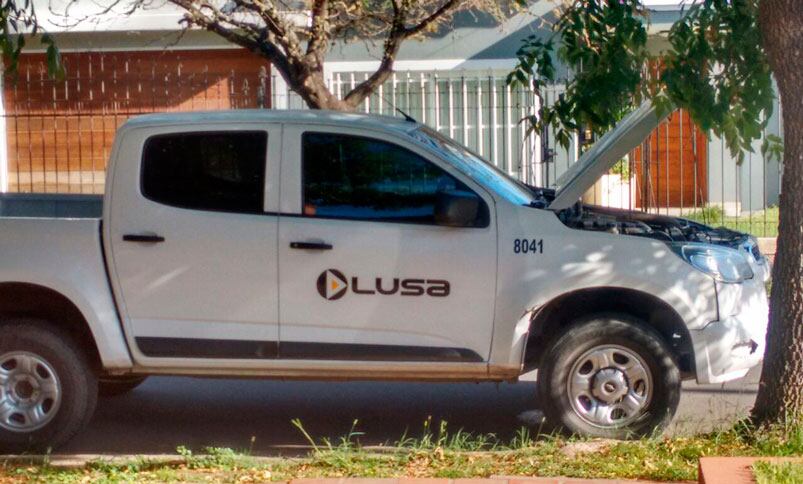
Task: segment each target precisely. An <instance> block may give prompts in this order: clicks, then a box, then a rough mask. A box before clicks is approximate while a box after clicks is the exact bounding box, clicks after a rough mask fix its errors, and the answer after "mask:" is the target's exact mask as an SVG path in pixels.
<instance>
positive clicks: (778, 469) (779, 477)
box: [753, 462, 803, 484]
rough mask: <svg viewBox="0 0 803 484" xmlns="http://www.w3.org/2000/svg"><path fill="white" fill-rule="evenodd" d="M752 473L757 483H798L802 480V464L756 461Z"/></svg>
mask: <svg viewBox="0 0 803 484" xmlns="http://www.w3.org/2000/svg"><path fill="white" fill-rule="evenodd" d="M753 473H754V474H755V477H756V483H757V484H799V483H801V482H803V464H798V463H792V462H785V463H779V464H774V463H771V462H756V464H755V465H754V466H753Z"/></svg>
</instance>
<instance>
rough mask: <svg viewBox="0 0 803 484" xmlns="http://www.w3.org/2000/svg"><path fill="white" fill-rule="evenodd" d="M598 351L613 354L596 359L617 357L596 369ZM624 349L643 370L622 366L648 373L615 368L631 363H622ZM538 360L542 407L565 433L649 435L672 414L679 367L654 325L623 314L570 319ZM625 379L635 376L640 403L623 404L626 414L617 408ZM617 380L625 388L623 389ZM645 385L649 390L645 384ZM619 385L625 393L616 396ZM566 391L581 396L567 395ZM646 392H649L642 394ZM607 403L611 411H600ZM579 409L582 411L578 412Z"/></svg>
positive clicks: (677, 395)
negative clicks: (596, 411) (585, 390)
mask: <svg viewBox="0 0 803 484" xmlns="http://www.w3.org/2000/svg"><path fill="white" fill-rule="evenodd" d="M599 353H605V354H606V355H608V356H613V358H607V359H602V360H601V361H610V360H611V359H613V360H618V361H617V362H616V363H612V364H610V365H609V369H607V370H606V372H603V373H601V372H600V371H599V369H597V368H595V367H596V366H597V365H596V364H595V363H594V362H595V361H599V360H600V359H599V358H595V356H596V355H598V354H599ZM628 354H629V355H631V356H636V357H637V358H634V359H633V360H634V361H635V362H636V363H637V364H639V365H640V366H639V368H640V369H643V370H646V371H642V372H634V371H633V370H626V371H627V372H630V373H633V374H639V375H646V374H647V373H648V374H649V377H646V376H645V377H638V376H627V373H626V371H625V370H621V369H620V366H621V367H622V368H624V367H626V366H628V365H630V364H631V363H628V361H629V360H630V358H626V356H627V355H628ZM623 355H624V356H623ZM581 359H582V361H581ZM639 359H640V360H641V361H638V360H639ZM541 361H542V362H543V363H542V365H541V368H539V371H538V393H539V397H540V400H541V406H542V411H543V412H544V415H545V417H546V420H547V423H549V424H550V425H551V426H553V427H555V428H556V429H559V430H562V431H564V432H567V433H569V434H578V435H585V436H591V437H602V438H610V439H629V438H639V437H644V436H651V435H655V434H657V433H659V432H661V431H662V430H663V429H664V428H666V426H667V425H668V424H669V422H670V421H671V420H672V417H674V415H675V411H676V410H677V407H678V403H679V401H680V383H681V377H680V371H679V369H678V367H677V364H676V363H675V360H674V358H673V357H672V354H671V353H670V351H669V349H668V348H667V347H666V345H665V344H664V343H663V341H662V340H661V337H660V336H659V335H658V334H657V333H656V332H655V331H654V330H652V329H651V328H649V327H648V326H646V325H644V324H642V323H641V322H640V321H638V320H635V319H633V318H630V317H629V316H625V315H620V314H601V315H596V316H593V317H589V318H585V319H582V320H579V321H577V322H575V323H573V324H571V325H570V326H569V327H567V328H566V329H565V330H564V332H563V334H562V335H561V336H559V337H557V338H556V339H555V340H553V342H552V343H551V344H550V345H549V347H548V348H546V351H545V353H544V357H543V359H542V360H541ZM600 366H602V365H600ZM617 371H618V372H619V373H617ZM573 372H574V373H573ZM572 375H575V380H574V381H578V377H579V381H580V382H582V383H580V384H576V385H574V386H572V385H571V382H570V380H569V378H570V377H571V376H572ZM586 375H588V376H586ZM606 378H614V379H616V380H615V382H614V383H615V384H614V385H608V384H606V383H604V382H605V381H606ZM648 378H649V379H648ZM586 379H587V380H586ZM631 379H633V380H635V379H639V381H637V382H634V385H633V387H634V389H635V390H634V391H636V392H637V393H638V396H640V397H641V398H643V401H644V403H642V404H641V405H643V406H642V407H636V408H637V410H632V411H630V410H631V408H628V410H627V411H630V414H629V415H628V414H627V413H626V411H625V410H622V408H623V407H624V405H622V402H623V401H624V400H625V399H627V398H628V396H629V395H630V393H629V392H630V391H631V390H630V387H631V385H630V380H631ZM585 381H588V382H589V385H588V396H585V395H582V393H583V391H582V390H581V391H577V390H573V389H574V388H582V387H584V385H585V384H584V382H585ZM609 381H613V380H609ZM620 382H624V383H625V384H626V386H627V388H628V389H627V390H625V389H623V387H621V385H619V383H620ZM650 383H651V384H650ZM606 385H607V386H606ZM649 387H651V391H650V390H646V388H649ZM639 389H640V391H639ZM609 391H610V392H611V393H608V392H609ZM624 391H626V392H628V393H625V396H624V397H619V395H622V393H621V392H624ZM572 392H574V393H575V394H577V395H581V396H580V397H576V396H575V398H574V399H573V398H572ZM646 395H650V397H646V398H645V396H646ZM617 398H618V399H617ZM635 401H637V400H636V399H631V400H629V402H635ZM573 402H574V403H573ZM595 403H599V404H601V405H599V407H602V409H603V411H601V412H600V414H599V415H601V416H602V417H598V416H597V415H595V414H594V409H595V408H596V406H595V405H594V404H595ZM576 408H578V409H580V410H577V409H576ZM611 408H612V409H613V410H612V411H610V412H606V411H605V409H611ZM583 411H585V412H586V414H585V415H581V412H583ZM617 412H618V413H617ZM595 419H596V420H597V421H596V422H594V421H593V420H595ZM617 420H619V422H621V423H618V422H617ZM601 421H603V422H604V423H600V422H601Z"/></svg>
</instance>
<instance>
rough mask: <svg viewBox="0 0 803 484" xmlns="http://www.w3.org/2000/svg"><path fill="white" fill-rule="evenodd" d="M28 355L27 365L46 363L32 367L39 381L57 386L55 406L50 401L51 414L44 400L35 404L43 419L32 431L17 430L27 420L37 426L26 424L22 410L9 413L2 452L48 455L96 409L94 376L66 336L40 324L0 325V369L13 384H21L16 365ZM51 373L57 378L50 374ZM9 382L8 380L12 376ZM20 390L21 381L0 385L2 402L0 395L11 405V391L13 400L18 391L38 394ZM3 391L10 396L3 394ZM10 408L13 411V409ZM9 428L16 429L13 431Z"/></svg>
mask: <svg viewBox="0 0 803 484" xmlns="http://www.w3.org/2000/svg"><path fill="white" fill-rule="evenodd" d="M26 356H28V357H29V358H30V359H29V360H28V362H34V363H36V362H44V363H45V364H46V365H48V366H49V368H46V367H44V366H41V365H39V364H35V365H33V367H34V368H35V370H34V372H35V373H36V374H38V375H39V376H40V377H41V381H51V382H52V381H55V382H57V387H58V388H59V393H58V394H59V398H57V399H56V401H58V403H51V404H50V406H49V410H48V409H47V408H48V405H47V402H46V401H43V402H42V403H41V404H39V405H40V406H39V408H40V409H42V412H41V413H42V414H43V415H45V417H43V418H42V420H41V426H39V427H37V428H33V427H31V430H27V429H26V428H20V427H19V425H20V424H23V425H24V424H26V422H35V420H27V419H28V417H25V416H24V415H23V414H22V413H20V412H17V413H16V414H14V413H11V415H10V416H8V417H7V418H6V419H5V420H0V454H8V453H16V454H18V453H25V452H49V451H51V450H52V449H55V448H57V447H59V446H60V445H62V444H64V443H65V442H67V441H68V440H70V439H71V438H72V437H73V436H74V435H75V434H76V433H77V432H78V431H79V430H81V429H82V428H83V427H85V426H86V424H87V423H88V422H89V420H90V419H91V418H92V414H93V413H94V411H95V404H96V402H97V396H98V382H97V377H96V375H95V372H94V371H93V369H92V366H91V365H90V363H89V360H88V358H87V356H86V354H85V353H84V352H83V351H81V347H80V345H79V344H78V343H77V342H76V341H74V340H73V339H72V338H71V337H70V336H69V335H68V334H67V333H65V332H63V331H61V330H59V329H58V328H56V327H54V326H51V325H49V324H47V323H46V322H43V321H38V320H14V321H8V322H6V323H3V324H0V365H4V366H2V368H0V370H4V371H5V372H6V375H7V376H8V375H12V374H13V375H14V381H17V382H19V381H20V380H19V378H21V376H20V375H22V373H21V372H20V371H18V370H17V365H18V362H20V361H23V359H24V357H26ZM21 358H22V359H21ZM51 370H52V373H53V374H54V375H55V376H53V375H51V374H50V371H51ZM42 375H44V376H42ZM8 381H12V380H11V378H9V379H8ZM20 388H23V387H21V386H20V384H19V383H16V384H15V385H13V386H12V385H11V384H9V385H7V386H6V387H5V388H4V387H2V386H0V401H2V400H3V399H2V397H8V398H9V400H8V402H12V400H11V396H12V393H11V392H12V391H13V392H16V393H15V396H16V397H19V395H22V394H23V393H19V392H24V393H25V394H28V395H33V397H35V396H36V395H37V393H36V391H34V392H33V393H31V392H30V387H25V388H26V389H24V390H20ZM5 392H8V395H4V393H5ZM33 397H32V398H33ZM51 402H52V401H51ZM9 405H11V403H9ZM8 408H12V410H13V407H7V409H8ZM18 408H22V407H18ZM50 412H53V413H52V414H51V413H50ZM12 426H17V427H16V428H14V429H12V428H11V427H12Z"/></svg>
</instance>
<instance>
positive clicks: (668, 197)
mask: <svg viewBox="0 0 803 484" xmlns="http://www.w3.org/2000/svg"><path fill="white" fill-rule="evenodd" d="M368 75H369V73H366V72H334V73H332V74H331V76H330V78H329V79H328V82H329V86H330V88H331V89H332V90H333V91H334V92H335V93H336V94H338V95H339V96H343V95H345V94H346V93H347V92H348V91H349V90H350V89H351V88H353V87H354V86H355V85H356V84H357V83H359V82H360V81H362V80H363V79H365V78H366V77H367V76H368ZM506 77H507V71H504V70H496V71H494V70H484V71H468V70H457V71H455V70H452V71H437V72H433V71H405V72H396V73H394V74H393V75H392V77H391V79H390V80H388V81H387V82H386V83H385V84H383V85H382V86H381V88H380V89H379V90H378V91H377V92H376V93H375V94H374V95H372V96H371V97H370V98H369V99H367V100H366V101H365V102H364V103H363V105H362V107H361V110H362V111H364V112H366V113H374V114H390V115H398V113H397V112H396V111H395V108H399V109H401V110H403V111H405V112H406V113H408V114H410V115H411V116H412V117H414V118H415V119H417V120H419V121H421V122H423V123H426V124H428V125H430V126H432V127H433V128H435V129H437V130H438V131H440V132H441V133H443V134H445V135H448V136H450V137H452V138H454V139H456V140H458V141H460V142H461V143H463V144H465V145H466V146H468V147H469V148H471V149H473V150H474V151H476V152H478V153H479V154H481V155H482V156H483V157H485V158H486V159H488V160H490V161H491V162H492V163H493V164H495V165H496V166H497V167H499V168H500V169H502V170H504V171H506V172H507V173H509V174H510V175H512V176H515V177H517V178H519V179H521V180H522V181H524V182H525V183H529V184H531V185H535V186H543V187H551V186H554V185H555V183H556V181H557V179H558V178H559V177H560V176H561V175H562V174H563V173H564V172H565V171H566V170H567V169H568V168H569V167H570V166H571V165H572V164H573V163H575V162H576V160H577V158H578V156H579V154H580V153H581V152H582V151H583V149H584V147H586V146H588V145H590V144H591V143H593V141H594V140H593V139H590V137H587V136H584V134H583V133H578V134H577V135H576V136H574V138H573V139H572V141H571V144H570V146H569V147H568V148H564V147H561V146H558V145H557V144H556V142H555V138H554V133H552V132H551V131H550V130H547V131H545V132H543V133H535V134H533V135H532V136H525V133H526V128H525V125H524V124H523V123H520V120H521V119H522V118H524V117H525V116H526V115H528V114H532V113H534V112H536V111H537V98H536V97H535V96H533V94H532V93H531V92H529V91H526V90H521V89H511V88H510V87H509V86H507V84H506V82H505V79H506ZM282 84H283V82H282V81H281V80H280V79H279V78H277V77H276V76H274V77H272V86H273V88H272V90H271V92H273V99H272V105H273V106H282V107H287V108H293V109H303V108H304V103H303V101H302V100H301V99H300V97H298V96H297V95H296V94H293V93H292V92H289V91H287V90H286V89H284V88H283V86H282ZM563 92H564V87H563V86H561V85H554V86H550V87H548V88H547V89H546V90H545V91H544V92H543V99H542V101H543V102H544V103H547V104H551V103H554V102H555V100H557V99H558V97H559V96H561V95H562V94H563ZM777 111H778V110H777V109H776V114H775V115H774V116H773V119H771V120H770V123H769V128H768V131H769V132H771V133H772V134H777V135H781V134H782V127H781V121H780V117H779V116H778V114H777ZM759 146H760V142H757V143H756V145H755V146H754V149H753V151H752V152H749V153H747V154H746V156H745V161H744V162H743V163H742V164H738V163H737V162H736V159H735V158H734V157H733V156H731V153H730V152H729V151H728V150H727V148H726V147H725V145H724V142H723V141H722V140H720V139H717V138H715V137H712V136H710V135H709V134H708V133H705V132H702V131H701V130H700V129H699V128H698V127H697V126H696V125H695V124H694V123H693V121H692V120H691V118H690V116H689V114H688V113H687V112H685V111H683V110H679V111H677V112H675V113H673V114H672V115H671V116H670V117H669V118H668V119H667V120H665V121H664V122H663V123H662V124H661V126H659V128H657V129H656V130H655V131H654V132H653V133H652V134H651V136H650V137H648V138H647V139H646V140H645V141H644V142H643V143H642V144H641V146H639V147H638V148H637V149H635V150H633V152H631V153H630V154H629V155H628V156H627V157H626V158H625V159H623V160H622V161H621V162H620V163H619V164H617V166H616V167H614V169H613V170H611V172H610V173H609V174H608V175H605V176H603V177H602V179H601V180H600V181H599V182H598V183H597V184H596V185H595V186H594V187H593V189H591V190H589V192H588V193H587V194H586V196H585V197H584V198H585V201H586V202H588V203H594V204H599V205H604V206H611V207H619V208H626V209H631V210H642V211H649V212H653V213H661V214H667V215H678V216H684V217H688V218H691V219H695V220H699V221H701V222H704V223H708V224H712V225H723V226H727V227H730V228H734V229H738V230H742V231H747V232H750V233H753V234H755V235H757V236H770V237H772V236H775V235H776V234H777V226H778V218H777V217H778V210H777V204H778V197H779V194H780V176H781V165H780V164H779V162H778V161H777V160H764V159H763V157H762V156H761V155H760V150H759Z"/></svg>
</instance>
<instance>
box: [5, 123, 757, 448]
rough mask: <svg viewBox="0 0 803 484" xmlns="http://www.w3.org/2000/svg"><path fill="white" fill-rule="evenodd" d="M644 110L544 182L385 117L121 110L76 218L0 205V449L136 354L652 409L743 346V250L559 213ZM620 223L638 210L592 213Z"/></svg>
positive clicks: (68, 419)
mask: <svg viewBox="0 0 803 484" xmlns="http://www.w3.org/2000/svg"><path fill="white" fill-rule="evenodd" d="M654 118H655V114H654V111H653V110H650V109H646V110H645V109H642V110H639V111H637V112H636V113H634V115H633V116H631V117H630V118H628V119H627V120H626V122H625V123H624V125H625V127H626V128H627V129H624V130H623V131H620V132H614V133H610V136H608V137H607V138H603V140H601V145H600V146H602V148H600V149H597V150H596V151H594V150H592V152H590V154H587V155H589V156H587V157H586V158H584V159H583V160H581V162H582V163H581V164H580V166H579V168H578V169H577V170H576V173H574V174H573V176H570V177H569V179H568V180H566V181H565V183H564V184H563V186H561V187H559V188H558V190H557V191H554V190H553V191H549V190H545V189H539V188H535V187H528V186H526V185H524V184H522V183H520V182H518V181H516V180H515V179H513V178H511V177H509V176H508V175H507V174H504V173H502V172H499V171H498V170H497V169H496V168H494V167H493V166H491V165H490V164H488V163H487V162H485V161H484V160H482V159H481V158H480V157H479V156H477V155H476V154H474V153H472V152H471V151H470V150H468V149H467V148H465V147H463V146H461V145H459V144H458V143H456V142H455V141H453V140H450V139H448V138H447V137H445V136H443V135H442V134H440V133H438V132H436V131H434V130H432V129H431V128H428V127H426V126H423V125H421V124H418V123H415V122H411V121H409V120H404V119H398V118H390V117H378V116H368V115H359V114H351V113H333V112H314V111H265V110H259V111H232V112H210V113H170V114H159V115H149V116H143V117H138V118H134V119H132V120H130V121H128V122H127V123H126V124H125V125H123V126H122V127H121V128H120V130H119V131H118V134H117V137H116V141H115V145H114V149H113V151H112V154H111V159H110V160H109V166H108V179H107V185H106V186H107V190H106V194H105V196H104V198H103V201H102V217H101V218H94V217H82V216H76V217H71V216H69V213H68V214H67V216H62V217H57V216H54V215H52V213H50V212H49V213H48V215H47V216H44V217H43V216H34V215H26V214H25V213H24V210H23V211H22V213H19V212H17V213H15V214H14V216H6V217H3V218H0V234H2V235H0V253H3V254H4V256H3V258H2V259H0V450H2V449H10V450H14V451H19V450H28V449H31V448H41V447H43V446H54V445H58V444H59V443H61V442H64V441H65V440H67V439H69V438H70V437H71V436H72V435H73V434H74V433H75V432H77V431H78V430H79V429H80V428H81V427H82V426H83V424H84V422H85V421H86V419H87V418H88V417H87V415H91V412H92V410H93V408H94V406H95V404H96V400H97V395H98V391H99V390H98V388H99V386H100V391H101V392H103V391H107V392H108V391H119V390H121V389H122V390H125V389H128V388H132V387H133V386H134V385H136V384H137V383H138V382H140V381H141V380H142V379H143V378H144V377H146V376H149V375H188V376H206V377H209V376H216V377H255V378H299V379H338V380H342V379H367V380H409V381H477V382H481V381H497V382H498V381H516V380H517V379H518V378H519V376H520V375H522V374H524V373H526V372H529V371H532V370H535V369H537V370H538V385H539V396H540V401H539V402H536V400H535V396H534V398H533V405H534V407H535V406H539V407H540V408H541V409H542V410H544V412H545V414H546V416H547V419H548V421H550V422H551V423H552V424H554V425H555V426H556V427H559V428H563V429H566V430H568V431H569V432H573V433H583V434H587V435H595V436H604V437H614V438H626V437H630V436H639V435H647V434H650V433H652V432H654V431H655V429H661V428H663V427H664V426H665V425H666V424H667V423H668V422H669V421H670V420H671V418H672V416H673V414H674V412H675V409H676V408H677V405H678V401H679V395H680V382H681V380H682V379H696V380H697V381H698V382H701V383H712V382H722V381H727V380H731V379H734V378H738V377H740V376H743V375H744V374H745V373H746V372H747V371H748V370H749V369H750V368H751V367H753V366H755V365H757V364H758V363H759V362H760V361H761V356H762V354H763V347H764V333H765V330H766V324H767V317H768V309H767V299H766V293H765V289H764V280H765V278H766V275H767V274H768V271H767V269H766V268H767V263H766V260H765V259H764V258H763V256H761V254H759V253H758V252H757V249H755V247H754V246H753V245H751V244H750V242H751V239H750V237H749V236H746V235H744V234H736V233H734V234H735V235H733V237H732V242H727V243H726V242H722V240H724V239H722V238H721V237H720V238H719V239H716V240H715V236H714V234H716V233H719V234H720V235H721V232H716V231H715V229H711V228H706V227H703V226H700V227H694V226H691V225H689V222H684V221H682V220H680V219H675V220H647V219H645V218H644V215H643V214H642V215H638V214H629V215H628V214H627V213H620V214H613V215H610V214H608V215H605V217H608V218H609V219H612V220H613V221H612V222H610V223H607V225H605V227H607V228H608V229H610V230H607V229H606V230H600V229H599V226H598V224H596V223H592V224H588V223H586V222H585V220H587V219H589V218H592V217H596V218H600V217H603V215H601V213H602V212H601V211H600V210H601V209H594V208H593V207H583V206H581V205H579V204H578V202H577V200H578V198H579V195H578V193H579V194H582V191H584V190H583V184H585V183H588V180H590V179H592V178H595V176H598V175H596V173H597V172H598V171H600V170H602V171H605V170H607V168H605V166H604V165H605V164H606V163H608V162H609V161H610V159H613V158H616V159H618V157H621V154H617V153H619V152H621V151H622V150H625V151H624V152H626V151H627V150H628V149H629V148H628V146H629V145H630V143H632V141H633V140H634V139H636V138H637V137H638V136H639V132H640V131H639V130H645V129H646V127H647V126H648V125H649V124H650V123H651V122H654ZM647 132H648V131H647ZM614 161H615V160H614ZM592 182H593V180H592ZM6 202H7V203H11V202H13V200H6ZM72 202H73V203H74V202H75V201H74V200H72ZM50 203H55V204H56V205H58V201H56V202H53V201H51V202H50ZM63 203H64V204H69V203H71V200H70V199H69V198H65V199H64V200H63ZM81 203H83V204H86V203H92V202H91V201H87V200H81ZM96 203H98V204H100V203H101V202H100V200H97V201H96ZM0 208H2V205H0ZM65 210H66V209H65ZM56 212H58V210H56ZM66 212H69V210H66ZM639 217H641V218H639ZM606 220H607V219H606ZM626 223H631V224H634V223H635V224H641V225H643V226H644V227H646V228H642V229H643V230H642V231H643V232H644V233H639V234H638V235H628V234H627V232H626V231H621V230H619V229H616V230H614V229H613V228H612V227H618V226H617V225H616V224H626ZM662 224H663V225H662ZM641 225H640V226H641ZM662 227H667V228H665V229H664V228H662ZM664 232H665V233H666V235H663V234H664ZM727 240H729V241H730V240H731V239H727ZM733 241H735V242H733ZM115 389H116V390H115Z"/></svg>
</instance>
